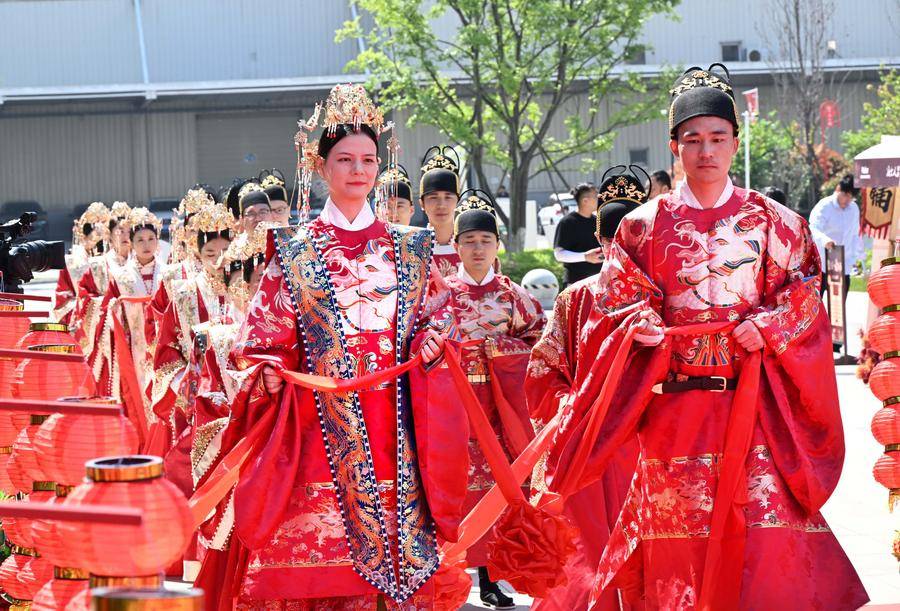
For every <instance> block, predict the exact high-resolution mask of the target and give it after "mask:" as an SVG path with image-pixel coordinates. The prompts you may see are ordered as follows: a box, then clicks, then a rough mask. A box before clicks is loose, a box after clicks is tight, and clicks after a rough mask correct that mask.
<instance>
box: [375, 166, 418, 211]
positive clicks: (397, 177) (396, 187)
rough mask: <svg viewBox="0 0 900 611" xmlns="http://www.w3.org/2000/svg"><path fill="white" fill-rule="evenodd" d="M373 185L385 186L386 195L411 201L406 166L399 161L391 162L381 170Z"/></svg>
mask: <svg viewBox="0 0 900 611" xmlns="http://www.w3.org/2000/svg"><path fill="white" fill-rule="evenodd" d="M375 185H376V186H377V187H384V188H385V196H386V197H399V198H401V199H408V200H409V201H410V202H411V201H412V182H410V180H409V174H408V173H407V171H406V168H404V167H403V166H402V165H400V164H399V163H397V164H391V165H389V166H387V167H386V168H384V169H383V170H381V174H379V175H378V180H377V181H376V182H375Z"/></svg>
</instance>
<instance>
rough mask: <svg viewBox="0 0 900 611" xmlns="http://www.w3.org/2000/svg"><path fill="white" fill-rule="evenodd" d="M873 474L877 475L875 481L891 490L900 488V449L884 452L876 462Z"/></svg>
mask: <svg viewBox="0 0 900 611" xmlns="http://www.w3.org/2000/svg"><path fill="white" fill-rule="evenodd" d="M872 474H873V475H874V476H875V481H877V482H878V483H879V484H881V485H882V486H884V487H885V488H889V489H890V490H896V489H898V488H900V451H892V452H885V453H884V454H882V456H881V458H879V459H878V462H876V463H875V468H874V469H873V470H872Z"/></svg>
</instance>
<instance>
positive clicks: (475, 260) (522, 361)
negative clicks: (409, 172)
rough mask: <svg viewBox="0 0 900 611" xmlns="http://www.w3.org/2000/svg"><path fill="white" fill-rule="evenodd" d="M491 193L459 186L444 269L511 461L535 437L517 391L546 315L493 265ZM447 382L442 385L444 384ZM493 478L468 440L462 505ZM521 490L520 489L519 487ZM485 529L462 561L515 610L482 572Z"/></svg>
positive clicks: (489, 592) (486, 599) (479, 388)
mask: <svg viewBox="0 0 900 611" xmlns="http://www.w3.org/2000/svg"><path fill="white" fill-rule="evenodd" d="M494 210H495V208H494V201H493V198H492V197H491V196H490V194H488V193H485V192H484V191H480V190H473V191H467V192H465V193H463V195H462V197H461V199H460V201H459V205H458V206H457V208H456V220H455V225H454V241H455V242H456V250H457V252H458V253H459V256H460V258H461V260H462V261H461V263H460V264H459V266H458V267H457V269H456V271H455V272H452V273H450V274H449V275H445V276H444V282H445V283H446V284H447V287H448V288H449V289H450V294H449V302H448V303H449V307H450V312H451V313H452V314H453V319H454V322H455V325H456V328H457V330H458V332H459V336H460V338H461V339H462V340H464V341H473V340H480V341H479V343H478V344H476V345H475V346H472V347H469V348H464V349H463V350H462V365H463V368H464V370H465V371H466V374H467V376H468V378H469V382H470V383H471V385H472V387H473V388H474V390H475V394H476V395H477V396H478V399H479V401H480V402H481V405H482V407H483V408H484V410H485V413H486V415H487V417H488V420H489V421H490V423H491V426H492V427H493V429H494V433H495V434H496V435H497V438H498V439H499V440H500V442H501V446H502V447H503V449H504V450H505V452H506V454H507V458H508V459H509V461H510V462H512V461H513V460H515V458H516V457H518V455H519V454H520V453H521V452H522V450H523V449H524V447H525V445H527V443H528V442H529V441H530V440H531V439H532V438H533V437H534V429H533V428H532V425H531V421H530V420H529V417H528V411H527V409H526V407H525V401H524V396H523V395H522V384H523V382H524V381H525V368H526V365H527V363H528V356H529V355H530V354H531V348H532V346H534V344H535V343H536V342H537V340H538V338H540V335H541V331H542V330H543V328H544V325H545V323H546V322H547V318H546V316H545V315H544V310H543V308H542V307H541V304H540V303H539V302H538V301H537V300H536V299H535V298H534V297H532V296H531V295H529V294H528V293H526V292H525V289H523V288H522V287H521V286H519V285H518V284H516V283H515V282H513V281H512V280H510V279H509V278H507V277H506V276H502V275H500V274H498V273H495V272H494V264H495V262H496V260H497V250H498V248H499V246H500V230H499V227H498V224H497V217H496V213H495V212H494ZM450 386H452V383H451V384H448V390H449V387H450ZM493 485H494V478H493V476H492V475H491V471H490V467H489V466H488V463H487V460H486V459H485V457H484V454H483V453H482V450H481V447H480V446H479V444H478V441H477V438H476V436H475V435H474V433H472V434H471V435H470V440H469V486H468V495H467V496H466V505H465V508H466V512H469V511H471V510H472V509H473V508H474V507H475V505H476V504H477V503H478V501H480V500H481V498H482V497H483V496H484V495H485V494H486V493H487V491H488V490H489V489H490V488H491V487H492V486H493ZM526 493H527V490H526ZM492 540H493V535H492V534H491V533H489V534H488V535H485V536H484V537H482V539H481V540H480V541H478V542H477V543H476V544H475V545H474V546H472V547H470V548H469V549H468V550H467V552H466V562H467V564H468V565H469V566H471V567H478V582H479V589H480V597H481V601H482V602H483V603H484V604H486V605H487V606H488V607H489V608H491V609H514V608H515V603H514V602H513V599H512V598H511V597H510V596H509V595H507V594H505V593H504V592H503V591H502V590H501V589H500V586H499V584H498V583H497V582H495V581H492V580H491V579H490V576H489V575H488V571H487V562H488V548H489V545H490V543H491V541H492Z"/></svg>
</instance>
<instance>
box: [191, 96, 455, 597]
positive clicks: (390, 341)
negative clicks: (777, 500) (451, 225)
mask: <svg viewBox="0 0 900 611" xmlns="http://www.w3.org/2000/svg"><path fill="white" fill-rule="evenodd" d="M351 102H352V103H351ZM325 111H326V116H327V117H328V118H327V119H326V124H325V126H324V127H325V131H324V133H323V135H322V137H321V139H320V140H319V142H318V144H316V143H312V144H307V145H305V146H303V149H302V150H303V154H304V159H305V160H306V161H305V164H304V173H305V175H304V182H306V179H308V178H309V176H308V174H306V173H308V172H309V171H310V170H311V168H313V167H314V168H315V169H316V171H317V172H318V173H319V174H320V176H322V178H324V180H325V182H326V183H327V185H328V188H329V194H330V196H329V199H328V201H327V202H326V204H325V207H324V209H323V210H322V213H321V215H320V216H319V217H318V218H317V219H316V220H315V221H313V222H311V223H308V224H306V225H305V226H300V227H287V228H279V229H276V230H273V231H272V232H270V236H271V237H270V245H269V249H268V257H269V262H268V264H267V268H266V271H265V273H264V275H263V278H262V280H261V283H260V288H259V290H258V291H257V293H256V296H255V297H254V299H253V301H252V303H251V305H250V312H249V315H248V318H247V321H246V323H245V328H244V330H243V331H242V340H241V342H240V343H239V344H238V345H237V346H236V347H235V350H234V354H233V357H234V360H235V366H236V367H237V369H238V370H239V375H240V378H241V380H242V383H241V387H240V390H239V391H238V395H237V398H236V400H235V401H234V403H233V404H232V417H231V422H230V423H229V425H228V429H227V430H226V431H225V435H224V438H223V443H222V450H221V452H222V454H223V455H224V454H226V452H228V450H229V448H232V447H234V444H235V443H237V441H238V440H240V439H241V438H243V437H244V435H246V434H247V432H248V431H249V430H250V429H251V428H252V426H253V425H254V424H255V423H256V422H257V420H259V419H260V418H264V417H267V414H271V413H273V411H272V410H275V411H274V414H275V416H274V423H273V424H272V425H271V426H272V430H271V431H270V432H267V433H266V434H265V435H264V437H263V439H264V441H265V443H264V445H263V446H262V448H261V449H260V450H259V453H258V454H256V455H255V457H251V459H250V460H249V461H248V465H249V466H248V467H247V468H246V469H245V470H244V471H243V472H242V473H241V478H240V481H239V483H238V484H237V486H236V488H235V489H234V490H233V492H232V493H230V495H229V496H228V497H227V499H226V500H225V501H224V502H223V508H222V510H221V511H220V512H218V513H217V515H220V516H223V517H225V516H228V515H229V514H230V515H232V516H233V519H234V530H233V533H234V536H229V535H230V533H231V530H230V529H228V527H227V525H225V526H224V527H223V528H222V529H220V530H219V532H221V533H222V535H223V537H222V539H223V540H222V541H220V543H221V547H222V550H221V551H216V550H213V549H211V550H210V551H209V552H208V553H207V555H206V558H205V559H204V563H203V568H202V569H201V573H200V576H199V578H198V580H197V584H198V585H199V586H200V587H202V588H204V589H205V590H206V591H207V592H209V593H212V594H213V596H210V597H209V598H208V599H207V604H208V605H210V606H211V608H214V609H226V608H228V609H231V608H234V607H236V608H239V609H310V610H312V609H329V610H334V609H347V610H351V609H352V610H371V611H375V610H376V609H383V608H386V609H405V610H413V609H416V610H426V609H431V608H433V588H432V585H431V584H432V582H431V579H430V578H431V576H432V575H433V574H434V572H435V571H436V570H437V568H438V564H439V557H438V550H437V544H436V537H437V536H441V537H442V538H444V539H450V540H454V539H455V538H456V532H455V529H456V524H458V521H459V519H460V514H461V505H462V500H463V497H464V488H465V466H466V449H465V439H466V433H465V427H464V426H463V425H460V416H461V412H456V413H452V414H446V413H431V412H429V411H428V410H427V409H425V408H424V407H423V406H422V405H420V404H417V402H416V397H410V396H409V394H408V386H407V382H406V378H405V376H402V377H400V378H398V379H396V380H389V381H387V382H384V383H382V384H379V385H377V386H375V387H374V388H369V389H364V390H359V391H358V392H357V391H354V392H327V391H316V392H311V391H309V390H306V389H304V388H301V387H299V386H294V385H289V386H285V385H284V382H283V379H282V377H281V376H280V375H279V373H278V372H279V370H291V371H292V370H300V371H305V372H309V373H313V374H317V375H320V376H328V377H330V378H336V379H343V380H348V381H349V380H352V379H353V378H356V377H358V376H360V375H365V374H368V373H372V372H375V371H379V370H383V369H385V368H388V367H391V366H393V365H396V364H399V363H403V362H405V361H406V360H407V359H409V358H410V356H411V355H412V354H414V353H415V351H416V350H419V349H420V350H421V351H422V355H423V358H424V362H426V363H434V362H435V361H436V360H437V359H438V358H439V356H440V352H441V339H440V335H438V334H437V333H436V332H435V331H434V330H430V329H429V327H430V326H432V325H436V324H439V323H440V322H441V321H442V320H444V317H442V316H440V315H439V313H438V312H437V311H436V306H435V304H436V303H438V301H439V298H440V297H441V295H440V294H438V286H439V285H438V284H437V283H436V280H435V278H434V274H433V272H432V271H431V269H430V261H431V245H432V238H431V233H430V232H427V231H423V230H421V229H415V228H406V227H398V226H394V225H389V224H386V223H384V222H382V221H379V220H377V219H376V218H375V216H374V214H373V212H372V210H371V208H370V207H369V205H368V202H367V196H368V193H369V192H370V191H371V190H372V188H373V187H374V184H375V178H376V176H377V174H378V146H377V142H378V135H379V134H380V133H381V132H382V125H383V123H382V121H383V119H382V118H381V113H380V112H379V111H377V109H375V108H374V106H373V105H372V104H371V102H370V101H369V100H368V98H367V96H366V94H365V92H364V90H363V89H362V87H360V86H350V85H342V86H338V87H335V89H334V90H333V91H332V93H331V95H330V96H329V99H328V101H327V103H326V108H325ZM304 126H305V127H309V126H310V124H309V123H304ZM305 135H306V134H305V133H301V136H305ZM306 184H308V182H307V183H306ZM414 346H415V348H414ZM463 417H464V416H463ZM432 421H433V424H434V425H438V428H440V427H444V428H443V431H444V432H443V433H442V434H441V435H440V436H439V437H438V436H436V433H435V432H433V429H432V425H430V424H429V423H431V422H432ZM447 431H450V432H449V433H448V432H447ZM435 452H437V454H435ZM426 458H428V459H429V460H428V461H427V462H426ZM212 473H215V470H214V469H213V470H212ZM204 483H205V482H204V481H201V482H200V484H201V485H203V484H204ZM229 503H230V504H233V511H232V510H229V509H228V504H229Z"/></svg>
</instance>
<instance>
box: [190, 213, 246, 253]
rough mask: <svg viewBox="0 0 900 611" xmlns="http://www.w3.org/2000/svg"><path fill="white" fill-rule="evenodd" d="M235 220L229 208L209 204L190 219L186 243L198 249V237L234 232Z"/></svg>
mask: <svg viewBox="0 0 900 611" xmlns="http://www.w3.org/2000/svg"><path fill="white" fill-rule="evenodd" d="M234 227H235V220H234V216H232V214H231V212H229V210H228V208H226V207H225V206H223V205H222V204H218V203H216V204H213V203H207V204H206V205H205V206H204V207H203V208H202V209H201V210H200V211H199V212H197V213H196V214H195V215H194V216H192V217H191V218H190V219H188V221H187V223H186V225H185V228H184V241H185V243H193V244H194V247H196V243H197V236H198V235H199V234H201V233H222V232H225V231H234Z"/></svg>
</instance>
